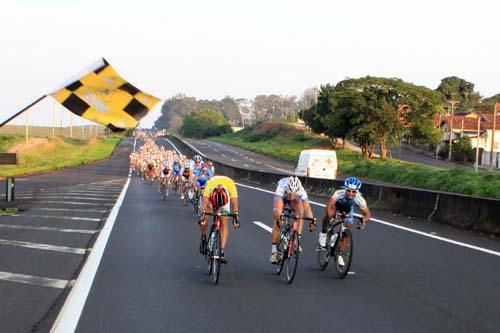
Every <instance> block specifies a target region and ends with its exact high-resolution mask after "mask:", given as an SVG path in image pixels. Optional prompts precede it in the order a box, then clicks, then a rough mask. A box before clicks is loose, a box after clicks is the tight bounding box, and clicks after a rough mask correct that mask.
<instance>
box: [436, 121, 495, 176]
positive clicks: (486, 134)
mask: <svg viewBox="0 0 500 333" xmlns="http://www.w3.org/2000/svg"><path fill="white" fill-rule="evenodd" d="M451 122H452V116H451V115H450V114H446V115H439V116H438V117H437V118H436V119H435V125H436V126H437V125H439V127H440V128H442V129H443V130H444V133H443V139H442V142H441V146H447V145H449V142H450V135H451V140H452V142H453V143H455V142H456V141H457V140H458V139H460V138H462V137H464V136H468V137H470V138H471V143H472V148H474V149H476V148H477V147H478V148H479V159H478V160H479V165H482V166H483V167H489V164H490V154H491V140H492V135H493V114H492V113H489V114H487V113H483V114H479V113H477V112H474V111H473V112H470V113H456V114H455V115H454V116H453V128H452V130H451V131H450V128H451V127H452V126H451V125H452V124H451ZM478 126H479V135H478ZM452 150H453V148H452ZM493 167H494V168H500V115H499V114H497V115H496V125H495V142H494V147H493Z"/></svg>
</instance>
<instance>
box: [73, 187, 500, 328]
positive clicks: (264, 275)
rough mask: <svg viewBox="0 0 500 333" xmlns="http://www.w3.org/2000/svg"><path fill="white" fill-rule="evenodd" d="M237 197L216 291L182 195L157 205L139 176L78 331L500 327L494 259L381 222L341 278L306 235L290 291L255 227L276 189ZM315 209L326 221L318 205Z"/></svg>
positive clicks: (443, 231) (263, 233) (359, 243)
mask: <svg viewBox="0 0 500 333" xmlns="http://www.w3.org/2000/svg"><path fill="white" fill-rule="evenodd" d="M251 186H252V187H253V185H251ZM238 190H239V194H240V202H241V203H242V205H241V209H240V214H241V217H242V227H241V229H240V230H238V231H234V230H231V232H230V245H229V246H228V248H227V251H226V253H227V257H228V261H229V263H228V265H225V266H224V267H223V271H222V277H221V281H220V284H219V285H218V286H213V285H211V284H210V283H209V281H208V277H207V275H206V274H205V262H204V260H203V258H202V257H201V255H199V253H198V252H197V251H198V250H197V247H198V239H199V235H198V231H197V225H196V222H195V221H196V217H195V216H194V214H193V213H192V210H191V209H188V208H186V207H184V206H183V204H182V203H181V201H180V200H179V199H178V198H177V197H169V198H168V200H167V201H166V202H162V201H161V200H160V195H159V193H158V192H157V190H156V188H155V187H154V186H151V185H149V184H144V182H143V181H141V180H140V178H132V179H131V182H130V186H129V188H128V190H127V195H126V196H125V200H124V202H123V204H122V207H121V209H120V212H119V214H118V217H117V221H118V222H117V224H116V225H115V229H114V230H113V233H112V235H111V237H110V238H109V243H108V245H107V248H106V251H105V253H104V256H103V259H102V262H101V266H100V267H99V270H98V272H97V275H96V277H95V280H94V284H93V286H92V289H91V291H90V294H89V297H88V299H87V302H86V304H85V307H84V310H83V313H82V316H81V318H80V321H79V323H78V328H77V331H79V332H123V331H127V332H144V331H149V332H201V331H213V332H234V331H236V330H238V331H243V332H270V331H289V332H304V331H314V332H326V331H332V330H334V329H336V327H335V326H337V325H339V323H341V325H342V328H341V329H343V330H346V331H349V332H366V331H377V332H421V331H431V332H436V331H448V332H449V331H453V332H472V331H478V332H479V331H481V332H495V331H498V327H499V326H498V325H499V324H500V317H499V316H498V313H500V302H498V299H499V296H500V284H499V279H498V277H499V276H500V256H499V255H500V253H499V252H495V253H496V254H491V253H485V252H481V251H478V250H473V249H470V248H467V247H464V246H461V245H456V244H450V243H447V242H444V241H440V240H437V239H433V238H429V237H426V236H424V235H420V234H416V233H414V232H410V231H407V230H402V229H398V228H395V227H391V226H388V225H384V224H381V223H376V222H375V223H372V224H370V225H369V226H368V227H367V228H366V230H365V231H363V232H355V234H354V238H355V239H354V240H355V257H354V263H353V265H352V268H351V270H352V274H350V275H349V276H348V278H347V279H345V280H339V279H337V278H336V277H335V274H334V272H332V270H331V269H327V271H325V272H320V271H319V270H318V268H317V264H316V256H315V251H314V248H315V246H316V239H317V236H316V234H315V233H314V234H310V233H305V234H304V237H303V249H304V251H303V255H302V257H301V262H300V267H299V271H298V275H297V277H296V281H294V283H293V284H292V285H287V284H285V283H284V282H283V281H281V280H280V279H279V277H277V276H275V275H274V274H273V269H274V267H273V266H272V265H270V264H269V262H268V258H269V254H270V234H269V232H268V231H267V230H265V229H264V228H261V227H260V226H258V225H257V224H255V223H254V221H260V222H263V223H265V224H267V225H269V224H270V222H269V216H270V214H271V201H272V194H270V193H267V192H264V191H261V190H257V189H254V188H250V187H246V186H241V185H240V186H239V187H238ZM313 200H314V201H320V202H324V200H323V199H320V198H313ZM314 210H315V214H317V215H318V216H321V214H322V210H323V208H322V207H320V206H314ZM374 215H375V217H379V218H380V216H383V217H384V218H385V217H387V216H390V214H385V215H384V214H383V213H379V212H377V211H375V212H374ZM404 220H405V218H402V217H394V218H393V220H392V221H391V222H394V223H396V224H398V225H403V224H404ZM415 224H418V222H415ZM406 226H408V224H406ZM432 229H433V233H437V234H440V235H452V234H453V233H455V232H456V231H454V230H453V231H450V230H449V229H447V228H445V227H442V226H438V225H434V226H432ZM424 233H425V232H424ZM459 233H460V234H461V235H460V236H459V237H460V238H461V240H462V241H467V242H470V243H472V244H476V245H477V244H480V245H481V246H488V247H489V248H490V249H493V250H495V251H498V250H500V246H499V244H498V242H494V241H489V240H485V239H483V238H481V237H478V236H476V235H471V234H466V233H463V232H459ZM336 319H339V320H336Z"/></svg>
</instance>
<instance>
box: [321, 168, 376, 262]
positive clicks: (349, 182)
mask: <svg viewBox="0 0 500 333" xmlns="http://www.w3.org/2000/svg"><path fill="white" fill-rule="evenodd" d="M342 187H343V188H342V189H340V190H337V191H335V192H334V193H333V195H332V197H331V198H330V199H329V200H328V202H327V204H326V214H325V217H324V218H323V224H322V226H321V232H320V233H319V245H320V246H321V247H325V246H326V232H327V230H328V224H329V223H330V220H331V219H332V218H333V217H334V216H335V213H336V212H339V213H341V214H343V215H344V216H347V218H346V220H345V221H346V223H344V226H345V227H346V228H349V229H350V228H351V227H352V224H353V214H354V206H358V207H359V209H361V212H362V213H363V220H362V222H358V225H359V227H360V228H364V227H365V225H366V224H367V223H368V221H369V220H370V217H371V213H370V210H369V209H368V206H367V205H366V201H365V199H364V198H363V196H362V195H361V192H359V189H360V188H361V181H360V180H359V179H358V178H356V177H350V178H347V179H346V180H345V181H344V186H342ZM346 246H347V245H346V244H345V242H344V241H343V240H341V241H340V249H341V250H342V249H345V248H346ZM337 263H338V265H339V266H344V259H343V258H342V256H340V255H339V257H338V260H337Z"/></svg>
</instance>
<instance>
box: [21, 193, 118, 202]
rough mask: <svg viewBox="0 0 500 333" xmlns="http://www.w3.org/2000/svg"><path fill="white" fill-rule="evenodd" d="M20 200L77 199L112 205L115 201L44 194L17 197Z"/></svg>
mask: <svg viewBox="0 0 500 333" xmlns="http://www.w3.org/2000/svg"><path fill="white" fill-rule="evenodd" d="M17 198H18V199H37V198H40V199H59V198H60V199H77V200H90V201H110V202H111V203H112V202H113V201H114V200H113V199H105V198H90V197H89V198H85V197H74V196H66V195H64V196H61V195H45V194H42V195H40V196H38V195H37V196H34V197H26V196H17Z"/></svg>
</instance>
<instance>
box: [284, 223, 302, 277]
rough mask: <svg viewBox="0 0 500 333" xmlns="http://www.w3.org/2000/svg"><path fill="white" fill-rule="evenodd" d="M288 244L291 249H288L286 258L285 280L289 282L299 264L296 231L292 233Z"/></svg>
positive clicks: (298, 246) (298, 245)
mask: <svg viewBox="0 0 500 333" xmlns="http://www.w3.org/2000/svg"><path fill="white" fill-rule="evenodd" d="M289 246H290V247H291V249H289V250H288V258H287V260H286V280H287V282H288V283H289V284H290V283H292V282H293V279H294V278H295V274H296V273H297V266H298V264H299V253H300V244H299V235H298V234H297V232H296V231H294V232H293V233H292V237H291V238H290V244H289Z"/></svg>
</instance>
